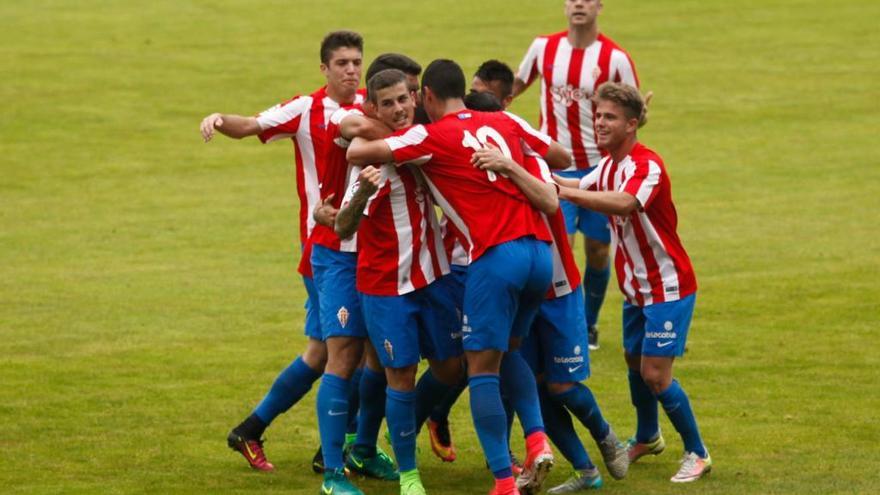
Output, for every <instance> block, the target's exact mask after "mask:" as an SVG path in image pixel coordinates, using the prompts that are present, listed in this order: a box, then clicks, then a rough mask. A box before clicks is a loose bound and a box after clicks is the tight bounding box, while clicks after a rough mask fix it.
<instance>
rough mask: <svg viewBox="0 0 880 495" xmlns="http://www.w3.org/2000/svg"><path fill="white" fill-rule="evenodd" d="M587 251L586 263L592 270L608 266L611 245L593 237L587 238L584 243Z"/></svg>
mask: <svg viewBox="0 0 880 495" xmlns="http://www.w3.org/2000/svg"><path fill="white" fill-rule="evenodd" d="M585 248H586V251H587V265H588V266H589V267H590V268H592V269H593V270H604V269H605V268H607V267H608V264H609V262H610V259H609V257H610V256H611V246H609V245H608V244H606V243H604V242H600V241H597V240H595V239H587V242H586V243H585Z"/></svg>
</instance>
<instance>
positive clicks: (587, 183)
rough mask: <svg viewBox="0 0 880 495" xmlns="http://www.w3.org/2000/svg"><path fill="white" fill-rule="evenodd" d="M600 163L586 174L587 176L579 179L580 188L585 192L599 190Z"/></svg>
mask: <svg viewBox="0 0 880 495" xmlns="http://www.w3.org/2000/svg"><path fill="white" fill-rule="evenodd" d="M603 162H604V160H603ZM602 165H603V163H602V162H599V165H598V166H597V167H595V168H593V170H592V171H591V172H590V173H588V174H587V175H585V176H583V177H582V178H581V183H580V186H579V187H580V188H581V189H583V190H585V191H598V190H599V176H600V174H601V173H602V168H603V167H602Z"/></svg>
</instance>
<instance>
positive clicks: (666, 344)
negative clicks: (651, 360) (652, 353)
mask: <svg viewBox="0 0 880 495" xmlns="http://www.w3.org/2000/svg"><path fill="white" fill-rule="evenodd" d="M673 342H675V341H674V340H670V341H668V342H657V347H659V348H661V349H662V348H663V347H666V346H668V345H669V344H672V343H673Z"/></svg>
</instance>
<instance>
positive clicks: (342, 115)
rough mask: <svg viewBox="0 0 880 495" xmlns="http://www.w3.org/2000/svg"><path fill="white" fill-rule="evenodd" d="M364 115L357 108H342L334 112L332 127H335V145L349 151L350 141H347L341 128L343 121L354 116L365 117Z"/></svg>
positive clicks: (331, 119)
mask: <svg viewBox="0 0 880 495" xmlns="http://www.w3.org/2000/svg"><path fill="white" fill-rule="evenodd" d="M363 114H364V113H363V112H361V111H360V110H358V109H357V108H340V109H339V110H336V111H335V112H333V114H332V115H330V125H331V127H333V129H334V132H333V135H334V137H333V144H335V145H336V146H339V147H340V148H342V149H348V145H350V144H351V140H350V139H346V138H345V136H343V135H342V129H341V128H340V126H341V124H342V121H344V120H345V119H346V118H347V117H350V116H353V115H363Z"/></svg>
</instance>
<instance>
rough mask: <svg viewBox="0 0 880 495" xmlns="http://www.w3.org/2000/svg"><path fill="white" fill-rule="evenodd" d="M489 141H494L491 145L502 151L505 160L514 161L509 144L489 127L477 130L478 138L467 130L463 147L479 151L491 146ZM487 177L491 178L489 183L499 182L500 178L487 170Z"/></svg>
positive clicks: (485, 126)
mask: <svg viewBox="0 0 880 495" xmlns="http://www.w3.org/2000/svg"><path fill="white" fill-rule="evenodd" d="M489 139H491V140H492V143H491V144H493V145H495V147H496V148H498V149H499V150H501V154H502V155H504V156H505V158H509V159H513V156H512V155H511V154H510V147H508V146H507V142H506V141H505V140H504V137H503V136H502V135H501V133H500V132H498V131H496V130H495V129H493V128H491V127H489V126H487V125H484V126H483V127H480V128H479V129H477V135H476V136H474V135H473V134H471V131H468V130H465V131H464V138H463V139H462V140H461V145H462V146H464V147H465V148H471V149H472V150H474V151H477V150H480V149H482V148H485V147H486V145H488V144H489ZM486 175H488V177H489V182H495V181H496V180H498V176H497V175H496V174H495V172H494V171H492V170H487V171H486ZM501 175H502V176H503V177H507V175H505V174H503V173H502V174H501Z"/></svg>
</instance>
